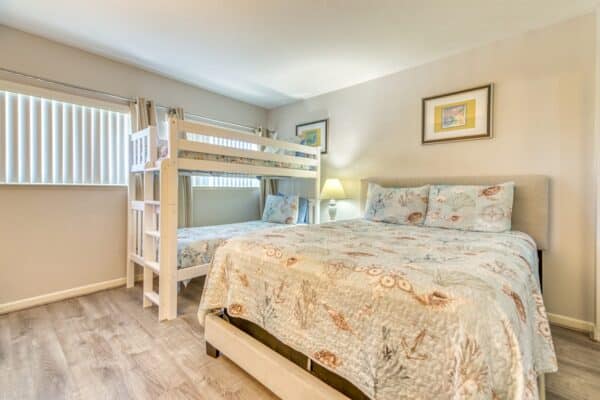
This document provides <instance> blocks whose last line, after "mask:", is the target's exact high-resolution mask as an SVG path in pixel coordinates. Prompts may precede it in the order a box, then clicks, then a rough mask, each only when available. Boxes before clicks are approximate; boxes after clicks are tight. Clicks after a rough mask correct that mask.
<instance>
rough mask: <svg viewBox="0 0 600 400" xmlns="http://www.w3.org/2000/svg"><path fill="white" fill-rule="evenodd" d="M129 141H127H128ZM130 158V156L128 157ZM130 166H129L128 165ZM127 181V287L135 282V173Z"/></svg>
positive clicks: (130, 173)
mask: <svg viewBox="0 0 600 400" xmlns="http://www.w3.org/2000/svg"><path fill="white" fill-rule="evenodd" d="M128 142H129V141H128ZM130 160H131V158H130ZM128 168H130V166H128ZM128 175H129V181H128V183H127V185H128V187H127V264H126V271H127V287H128V288H132V287H133V285H134V284H135V264H134V263H133V260H132V259H131V254H132V253H133V248H134V245H133V243H134V242H133V241H134V230H133V206H132V202H133V201H134V200H135V174H133V173H132V172H129V173H128Z"/></svg>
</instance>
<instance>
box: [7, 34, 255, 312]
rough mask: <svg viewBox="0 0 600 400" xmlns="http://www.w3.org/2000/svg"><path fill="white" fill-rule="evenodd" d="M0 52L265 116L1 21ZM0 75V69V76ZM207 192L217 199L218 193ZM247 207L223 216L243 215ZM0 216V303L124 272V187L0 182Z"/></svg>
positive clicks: (77, 74) (115, 86)
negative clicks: (2, 183) (52, 185)
mask: <svg viewBox="0 0 600 400" xmlns="http://www.w3.org/2000/svg"><path fill="white" fill-rule="evenodd" d="M0 54H1V56H0V67H4V68H8V69H13V70H17V71H20V72H24V73H28V74H33V75H38V76H41V77H44V78H49V79H54V80H58V81H63V82H68V83H70V84H74V85H79V86H84V87H88V88H92V89H96V90H102V91H106V92H110V93H114V94H118V95H121V96H126V97H134V96H145V97H148V98H151V99H154V100H156V101H157V102H158V103H160V104H164V105H172V106H181V107H183V108H184V109H185V110H186V111H190V112H193V113H197V114H201V115H204V116H207V117H211V118H216V119H220V120H224V121H230V122H236V123H241V124H247V125H263V126H264V125H265V123H266V116H267V113H266V110H264V109H262V108H260V107H256V106H253V105H249V104H246V103H242V102H239V101H236V100H233V99H230V98H227V97H224V96H220V95H217V94H214V93H211V92H208V91H205V90H202V89H198V88H195V87H192V86H189V85H185V84H183V83H180V82H176V81H174V80H170V79H167V78H163V77H161V76H159V75H156V74H153V73H150V72H146V71H142V70H140V69H137V68H134V67H131V66H128V65H125V64H121V63H118V62H114V61H111V60H108V59H106V58H103V57H99V56H96V55H93V54H90V53H87V52H84V51H81V50H78V49H75V48H73V47H69V46H64V45H61V44H59V43H56V42H52V41H49V40H46V39H43V38H41V37H38V36H33V35H29V34H26V33H23V32H20V31H17V30H14V29H11V28H8V27H5V26H2V25H0ZM7 78H10V75H6V74H1V73H0V79H7ZM211 199H212V200H214V201H215V202H216V204H218V203H219V202H220V200H219V199H218V196H213V197H212V198H211ZM213 207H214V204H213ZM248 207H250V206H248ZM252 207H258V203H254V204H253V205H252ZM235 210H236V211H237V210H238V209H235ZM246 211H247V210H241V213H240V214H237V215H233V216H229V217H228V218H243V217H244V216H245V215H246ZM0 221H2V222H1V223H0V304H2V303H6V302H11V301H15V300H19V299H23V298H28V297H32V296H38V295H42V294H46V293H51V292H55V291H60V290H65V289H70V288H73V287H78V286H83V285H89V284H93V283H97V282H102V281H107V280H111V279H116V278H120V277H123V276H124V275H125V251H126V250H125V245H126V243H125V234H126V190H125V188H123V187H121V188H106V187H104V188H103V187H73V186H66V187H49V186H36V187H25V186H24V187H18V186H3V185H0ZM224 222H228V221H227V220H225V221H224Z"/></svg>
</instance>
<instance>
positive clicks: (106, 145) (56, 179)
mask: <svg viewBox="0 0 600 400" xmlns="http://www.w3.org/2000/svg"><path fill="white" fill-rule="evenodd" d="M130 129H131V125H130V117H129V114H127V113H123V112H116V111H110V110H105V109H101V108H95V107H88V106H84V105H79V104H72V103H67V102H62V101H57V100H51V99H46V98H40V97H37V96H29V95H26V94H19V93H12V92H9V91H0V183H23V184H32V183H46V184H48V183H53V184H94V185H98V184H107V185H125V184H126V183H127V168H126V165H128V163H127V159H126V157H127V151H126V149H127V139H128V134H129V132H130Z"/></svg>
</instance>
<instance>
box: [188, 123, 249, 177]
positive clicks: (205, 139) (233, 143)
mask: <svg viewBox="0 0 600 400" xmlns="http://www.w3.org/2000/svg"><path fill="white" fill-rule="evenodd" d="M187 139H188V140H193V141H197V142H202V143H208V144H214V145H218V146H226V147H233V148H236V149H243V150H255V151H258V150H259V146H258V145H257V144H254V143H247V142H242V141H240V140H231V139H225V138H217V137H213V136H204V135H199V134H195V133H188V134H187ZM192 186H195V187H229V188H259V187H260V180H259V179H258V178H254V177H249V176H212V175H197V176H192Z"/></svg>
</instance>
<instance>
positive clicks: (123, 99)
mask: <svg viewBox="0 0 600 400" xmlns="http://www.w3.org/2000/svg"><path fill="white" fill-rule="evenodd" d="M0 71H2V72H6V73H9V74H12V75H17V76H20V77H23V78H27V79H31V80H34V81H38V82H43V83H50V84H52V85H58V86H63V87H67V88H70V89H75V90H79V91H83V92H87V93H91V94H94V95H96V96H97V95H101V96H104V97H107V98H110V99H113V100H118V101H119V102H120V103H123V104H125V103H127V104H129V103H132V102H135V101H136V99H132V98H130V97H124V96H119V95H117V94H112V93H108V92H103V91H102V90H96V89H90V88H86V87H83V86H78V85H73V84H70V83H66V82H61V81H56V80H53V79H48V78H42V77H39V76H35V75H29V74H25V73H23V72H19V71H14V70H12V69H8V68H4V67H0ZM155 107H156V108H162V109H164V110H169V109H171V108H172V107H167V106H164V105H161V104H155ZM185 114H187V115H189V116H190V117H192V118H198V119H202V120H204V121H208V122H212V123H217V124H221V125H229V126H235V127H238V128H243V129H248V130H250V131H254V130H255V129H256V127H254V126H249V125H242V124H236V123H234V122H227V121H221V120H218V119H214V118H210V117H205V116H203V115H199V114H194V113H190V112H187V111H186V112H185Z"/></svg>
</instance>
